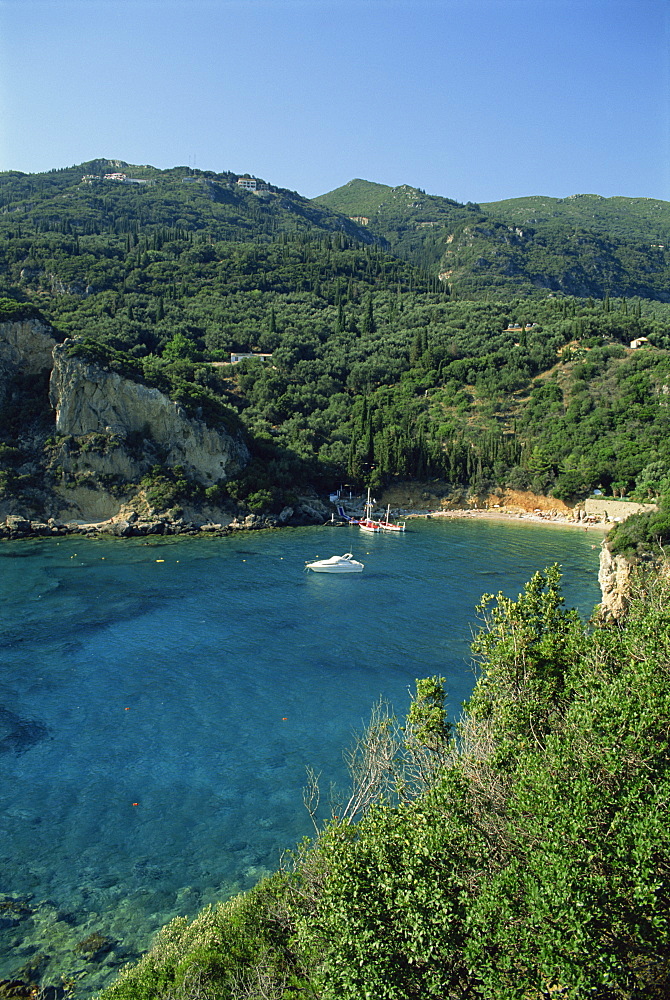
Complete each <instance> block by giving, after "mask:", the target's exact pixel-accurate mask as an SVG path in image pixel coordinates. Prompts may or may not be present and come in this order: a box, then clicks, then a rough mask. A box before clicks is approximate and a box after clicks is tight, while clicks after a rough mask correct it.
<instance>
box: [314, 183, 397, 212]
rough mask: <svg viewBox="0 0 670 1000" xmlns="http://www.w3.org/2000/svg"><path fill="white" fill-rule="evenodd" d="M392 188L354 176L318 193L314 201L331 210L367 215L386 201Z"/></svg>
mask: <svg viewBox="0 0 670 1000" xmlns="http://www.w3.org/2000/svg"><path fill="white" fill-rule="evenodd" d="M392 191H393V188H390V187H388V186H387V185H386V184H375V183H374V181H364V180H361V179H360V178H356V179H355V180H353V181H349V182H348V183H347V184H344V185H343V186H342V187H340V188H336V189H335V190H334V191H329V192H328V194H322V195H319V197H318V198H315V199H314V201H315V202H316V203H317V205H323V206H324V207H325V208H329V209H330V210H331V211H333V212H340V213H341V214H342V215H347V216H363V217H369V216H371V215H374V214H375V213H376V212H377V211H378V209H379V206H380V205H381V204H382V203H383V202H384V201H386V200H387V199H388V198H389V196H390V195H391V192H392Z"/></svg>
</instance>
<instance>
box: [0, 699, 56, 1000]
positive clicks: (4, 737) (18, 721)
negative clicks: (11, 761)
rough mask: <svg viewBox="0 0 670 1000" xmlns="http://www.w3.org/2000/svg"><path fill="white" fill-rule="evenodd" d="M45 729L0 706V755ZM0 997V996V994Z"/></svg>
mask: <svg viewBox="0 0 670 1000" xmlns="http://www.w3.org/2000/svg"><path fill="white" fill-rule="evenodd" d="M47 732H48V730H47V727H46V726H45V725H43V724H42V723H41V722H35V721H34V720H33V719H24V718H22V717H21V716H20V715H16V714H15V713H14V712H10V711H9V709H7V708H3V707H2V706H0V753H14V754H21V753H25V751H26V750H28V749H30V747H32V746H34V745H35V743H39V742H40V741H41V740H43V739H44V738H45V737H46V735H47ZM0 996H1V994H0Z"/></svg>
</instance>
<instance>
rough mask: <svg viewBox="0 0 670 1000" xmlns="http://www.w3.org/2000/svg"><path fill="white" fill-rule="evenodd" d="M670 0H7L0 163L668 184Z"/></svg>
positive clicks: (321, 185)
mask: <svg viewBox="0 0 670 1000" xmlns="http://www.w3.org/2000/svg"><path fill="white" fill-rule="evenodd" d="M669 51H670V3H668V0H663V2H660V0H627V2H625V3H624V2H620V0H411V2H410V0H355V2H354V0H183V2H181V3H176V2H173V0H104V2H103V0H0V170H9V169H15V170H23V171H25V172H33V171H40V170H48V169H51V168H53V167H62V166H69V165H71V164H74V163H80V162H82V161H84V160H88V159H92V158H94V157H98V156H105V157H116V158H119V159H123V160H127V161H128V162H130V163H150V164H153V165H154V166H157V167H170V166H175V165H179V164H184V165H189V164H190V165H195V166H197V167H199V168H201V169H207V170H217V171H219V170H233V171H237V172H239V173H245V172H249V173H251V174H254V175H256V176H258V177H262V178H264V179H265V180H267V181H269V182H271V183H272V184H277V185H279V186H281V187H286V188H290V189H292V190H297V191H299V192H300V193H301V194H304V195H306V196H308V197H314V196H316V195H318V194H322V193H324V192H326V191H329V190H332V189H333V188H335V187H339V186H340V185H341V184H344V183H346V182H347V181H348V180H351V179H352V178H354V177H364V178H366V179H368V180H373V181H378V182H380V183H383V184H390V185H397V184H403V183H407V184H412V185H415V186H417V187H421V188H424V189H425V190H426V191H428V192H429V193H431V194H440V195H445V196H447V197H451V198H456V199H457V200H459V201H478V202H486V201H492V200H498V199H502V198H513V197H519V196H521V195H530V194H544V195H552V196H555V197H565V196H567V195H570V194H576V193H587V192H588V193H596V194H601V195H605V196H611V195H626V196H630V197H651V198H663V199H666V200H670V84H669V81H670V56H669Z"/></svg>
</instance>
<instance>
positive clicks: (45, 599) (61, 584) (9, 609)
mask: <svg viewBox="0 0 670 1000" xmlns="http://www.w3.org/2000/svg"><path fill="white" fill-rule="evenodd" d="M410 526H411V530H408V531H407V533H406V534H405V535H398V536H387V535H384V536H381V537H375V536H362V535H361V533H359V532H358V531H357V529H355V528H337V529H334V528H328V527H324V528H305V529H296V530H288V529H287V530H283V531H280V532H261V533H247V534H244V535H243V536H239V537H238V536H234V537H231V538H223V539H195V540H193V539H186V540H178V539H165V540H163V539H160V540H158V541H152V542H151V543H150V544H146V542H144V541H142V540H137V541H133V540H108V541H102V540H95V541H93V540H81V539H76V540H75V539H64V540H61V541H60V542H55V541H53V540H48V541H44V542H28V543H26V542H23V543H11V544H4V545H2V546H0V596H1V598H2V617H1V619H0V632H1V635H2V660H3V665H2V670H1V671H0V750H2V751H3V752H2V753H0V869H1V871H2V882H1V883H0V891H1V892H5V893H14V894H18V895H20V896H22V897H23V898H30V899H31V900H32V902H33V905H36V904H37V903H41V902H42V901H45V900H46V901H48V903H49V905H46V906H44V907H43V908H42V910H41V911H40V912H39V913H37V914H36V915H35V916H34V918H32V922H27V923H26V922H23V923H21V922H19V923H16V922H13V923H12V922H10V925H9V926H3V922H2V920H1V919H0V978H2V977H3V976H7V975H10V974H14V973H15V972H16V971H17V969H18V968H20V966H21V965H22V964H23V963H25V961H27V960H28V959H29V958H30V955H31V953H32V951H34V950H40V949H41V950H42V951H44V950H45V947H46V946H45V945H44V942H43V939H44V938H45V936H46V938H47V939H50V940H51V941H52V944H51V949H52V953H54V954H55V953H56V952H57V951H58V949H60V952H59V954H60V956H61V958H60V961H61V962H65V964H67V961H68V960H69V959H68V956H69V954H70V952H71V951H72V949H73V942H75V941H76V940H81V938H82V937H83V936H85V933H88V932H89V931H90V930H91V929H95V930H97V931H99V932H100V933H103V934H105V935H107V936H109V938H110V940H112V941H114V942H115V948H114V949H113V950H112V952H110V954H109V955H107V956H106V957H105V959H104V962H102V964H100V963H98V964H97V965H94V964H92V963H90V962H89V963H88V965H86V963H82V961H81V956H80V957H79V959H76V958H73V961H74V962H75V964H76V962H79V967H80V968H81V970H82V971H83V972H85V975H83V978H82V980H81V984H80V993H79V994H78V995H80V996H85V995H87V989H89V990H91V989H93V987H94V986H95V985H99V983H100V982H102V981H104V979H105V976H107V975H108V974H109V970H110V968H111V966H112V965H113V964H114V963H117V964H118V963H119V962H120V961H122V960H123V958H124V957H126V958H128V957H132V955H134V954H136V953H137V952H138V951H139V950H140V949H142V948H144V947H146V946H147V944H148V941H149V936H150V934H151V932H152V931H154V930H155V929H156V928H157V927H159V926H160V925H161V924H163V923H164V922H165V921H167V920H168V919H170V918H171V917H172V916H174V915H176V914H185V915H191V914H193V913H195V912H196V911H197V910H198V909H199V908H200V907H201V906H202V905H203V904H204V903H206V902H209V901H213V900H215V899H217V898H221V896H223V895H228V894H230V892H232V891H237V890H240V889H244V888H247V887H248V886H250V885H251V884H253V882H255V881H256V880H257V878H258V877H259V876H260V875H262V874H263V872H264V871H267V870H272V869H274V868H275V867H276V866H277V864H278V862H279V859H280V854H281V852H282V850H283V849H285V848H290V847H291V846H292V845H294V844H295V843H296V841H297V840H299V839H300V838H301V837H302V836H304V835H307V834H309V833H310V829H311V827H310V821H309V817H308V816H307V813H306V812H305V810H304V807H303V805H302V786H303V785H304V783H305V767H306V765H310V766H311V767H313V768H314V769H315V770H316V771H320V772H321V774H322V783H323V786H324V789H327V788H328V786H329V783H330V782H331V781H334V782H336V783H338V784H339V785H342V784H346V774H345V773H344V770H343V766H342V762H341V761H342V751H343V749H345V748H346V747H347V745H349V744H350V742H351V738H352V733H353V732H354V731H357V730H360V729H361V728H362V726H363V725H364V723H365V720H366V719H367V718H368V716H369V712H370V708H371V706H372V704H373V703H374V702H375V701H376V700H378V699H379V698H380V697H383V698H385V699H387V700H388V701H389V702H391V703H392V704H393V706H394V708H395V709H396V711H397V713H398V714H400V715H402V714H404V712H405V711H406V709H407V706H408V703H409V693H408V692H409V689H410V688H411V687H413V684H414V679H415V678H417V677H423V676H427V675H429V674H433V673H438V672H439V673H441V674H442V675H444V676H445V677H446V678H447V690H448V695H449V702H450V705H451V707H452V710H453V714H454V715H457V714H458V712H459V708H460V704H461V703H462V701H463V700H464V699H466V698H467V697H468V694H469V692H470V690H471V687H472V684H473V679H474V675H473V673H472V670H471V668H470V666H469V662H468V652H469V643H470V641H471V635H472V629H473V628H474V627H475V626H476V617H475V605H476V603H477V602H478V600H479V598H480V596H481V595H482V593H484V592H490V593H496V592H498V591H499V590H502V591H503V592H504V593H506V594H507V595H508V596H511V597H514V596H516V595H517V594H518V593H519V591H520V590H521V589H522V587H523V584H524V583H525V581H526V580H527V579H529V577H530V576H531V575H532V573H533V572H535V570H537V569H542V568H544V567H545V566H546V565H549V564H550V563H553V562H559V563H560V564H561V565H562V567H563V572H564V590H565V595H566V603H567V604H568V605H569V606H574V607H577V608H578V609H579V610H580V611H581V613H582V614H583V615H585V616H588V614H589V613H590V612H591V610H592V608H593V605H594V604H595V602H596V601H597V600H598V599H599V591H598V587H597V579H596V574H597V562H598V547H599V542H600V535H597V534H596V533H583V532H581V531H577V530H575V529H570V528H565V529H563V528H556V527H544V526H541V525H528V524H527V523H526V524H517V523H514V522H509V523H507V522H495V523H493V522H482V521H468V520H462V521H447V520H418V519H417V520H414V521H411V522H410ZM344 551H352V552H353V553H354V555H355V556H356V557H357V558H360V559H362V560H363V561H364V562H365V564H366V566H365V571H364V572H363V573H362V574H360V575H352V576H344V577H338V576H327V575H320V574H312V573H307V572H305V571H304V570H303V565H304V561H305V560H307V559H311V558H314V557H315V556H317V555H319V556H328V555H333V554H334V553H341V552H344ZM5 923H6V922H5ZM68 927H69V928H70V932H68V931H67V928H68ZM54 942H58V943H54ZM68 949H69V950H68ZM87 984H88V985H87Z"/></svg>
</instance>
